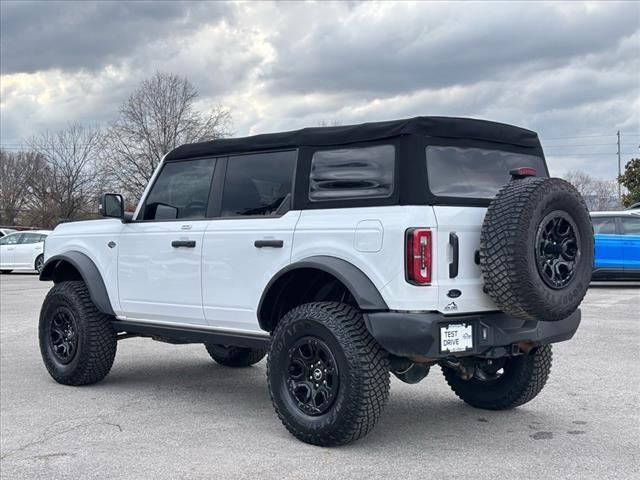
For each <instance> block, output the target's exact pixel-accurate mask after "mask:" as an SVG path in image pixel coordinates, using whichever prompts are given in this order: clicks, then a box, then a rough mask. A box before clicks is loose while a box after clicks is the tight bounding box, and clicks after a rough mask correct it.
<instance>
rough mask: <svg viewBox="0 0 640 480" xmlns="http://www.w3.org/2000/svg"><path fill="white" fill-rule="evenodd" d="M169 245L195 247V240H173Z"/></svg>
mask: <svg viewBox="0 0 640 480" xmlns="http://www.w3.org/2000/svg"><path fill="white" fill-rule="evenodd" d="M171 246H172V247H173V248H180V247H184V248H196V241H195V240H174V241H173V242H171Z"/></svg>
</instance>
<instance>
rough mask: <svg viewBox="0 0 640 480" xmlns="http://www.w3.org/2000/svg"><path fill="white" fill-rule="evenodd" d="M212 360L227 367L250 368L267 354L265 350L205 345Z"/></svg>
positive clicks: (212, 344)
mask: <svg viewBox="0 0 640 480" xmlns="http://www.w3.org/2000/svg"><path fill="white" fill-rule="evenodd" d="M204 346H205V348H206V349H207V352H209V355H210V356H211V358H213V359H214V360H215V361H216V362H217V363H219V364H220V365H224V366H225V367H249V366H251V365H253V364H255V363H258V362H259V361H260V360H262V359H263V358H264V356H265V355H266V354H267V350H266V349H264V348H242V347H233V346H229V347H227V346H225V345H218V344H214V343H205V344H204Z"/></svg>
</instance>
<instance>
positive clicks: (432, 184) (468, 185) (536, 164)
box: [426, 146, 547, 199]
mask: <svg viewBox="0 0 640 480" xmlns="http://www.w3.org/2000/svg"><path fill="white" fill-rule="evenodd" d="M426 153H427V175H428V183H429V190H430V191H431V193H432V194H433V195H436V196H441V197H464V198H482V199H492V198H493V197H495V196H496V194H497V193H498V190H500V188H501V187H502V186H503V185H504V184H506V183H507V182H508V181H509V180H510V178H511V177H510V175H509V171H510V170H512V169H514V168H519V167H533V168H535V169H536V171H537V174H538V176H540V177H546V176H547V169H546V167H545V164H544V160H543V159H542V158H541V157H538V156H536V155H526V154H522V153H513V152H506V151H502V150H488V149H483V148H467V147H443V146H428V147H427V152H426Z"/></svg>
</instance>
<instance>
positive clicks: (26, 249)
mask: <svg viewBox="0 0 640 480" xmlns="http://www.w3.org/2000/svg"><path fill="white" fill-rule="evenodd" d="M50 233H51V230H28V231H24V232H14V233H10V234H9V235H6V236H4V237H2V238H1V239H0V271H1V272H2V273H11V272H12V271H13V270H36V271H37V272H38V273H40V272H41V271H42V267H43V266H44V241H45V239H46V238H47V236H48V235H49V234H50Z"/></svg>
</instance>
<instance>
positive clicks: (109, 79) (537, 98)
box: [0, 1, 640, 178]
mask: <svg viewBox="0 0 640 480" xmlns="http://www.w3.org/2000/svg"><path fill="white" fill-rule="evenodd" d="M1 8H2V26H1V27H2V28H1V39H0V43H1V47H2V58H1V60H0V63H1V67H2V74H3V82H2V106H3V108H2V111H1V113H0V114H1V115H2V122H1V128H2V130H1V135H2V143H17V142H19V141H20V139H22V138H24V137H26V136H29V135H30V134H33V133H36V132H37V131H38V130H41V129H44V128H58V127H60V126H62V125H64V124H65V123H66V122H69V121H78V120H79V121H86V122H100V123H106V122H107V121H109V120H111V119H113V118H114V117H115V115H116V114H117V109H118V106H119V104H120V103H121V102H122V101H123V100H124V99H125V98H126V96H127V95H128V94H129V93H130V92H131V91H132V89H133V88H134V87H135V85H136V84H137V83H138V82H139V81H140V80H142V79H143V78H145V77H148V76H149V75H151V74H152V73H153V72H154V71H155V70H162V71H170V72H174V73H178V74H181V75H185V76H187V77H188V78H189V79H190V80H191V81H192V82H193V83H194V84H195V86H196V87H197V88H198V89H199V91H200V92H201V101H202V106H203V107H206V106H207V105H210V104H212V103H215V102H222V103H224V104H225V105H227V106H229V107H230V108H231V109H232V113H233V116H234V123H235V129H236V132H237V134H238V135H244V134H249V133H264V132H268V131H276V130H285V129H292V128H297V127H302V126H306V125H317V124H318V123H319V122H321V121H333V120H338V121H340V122H342V123H343V124H347V123H356V122H362V121H375V120H384V119H390V118H400V117H408V116H413V115H451V116H472V117H476V118H487V119H492V120H496V121H502V122H506V123H513V124H516V125H520V126H524V127H528V128H531V129H533V130H536V131H538V132H539V133H540V135H541V138H542V139H543V141H544V143H545V145H548V146H549V148H548V159H549V163H550V166H551V170H552V172H553V173H555V174H559V173H562V172H564V171H566V170H568V169H571V168H584V169H586V170H588V171H590V173H592V174H593V175H594V176H596V177H601V178H612V177H613V176H614V175H615V173H616V168H617V167H616V162H615V156H612V155H611V152H615V145H614V142H615V136H614V134H615V132H616V131H617V130H618V129H620V130H622V131H623V132H625V133H627V134H630V135H638V134H640V74H639V72H640V5H639V4H635V3H615V2H607V3H606V4H604V3H603V4H597V3H589V4H580V3H577V2H568V3H534V2H531V3H515V4H507V3H479V2H467V3H451V4H450V3H406V2H399V3H386V2H385V3H362V4H361V3H339V2H325V3H318V4H308V3H304V4H303V3H267V2H253V3H242V4H222V3H217V2H216V3H209V2H196V3H191V2H182V3H173V2H157V3H156V2H154V3H146V2H143V3H124V2H122V3H107V2H97V3H86V2H85V3H82V4H81V3H75V2H74V3H53V2H50V3H39V4H33V3H27V4H25V3H24V2H23V3H9V2H6V1H5V2H2V3H1ZM16 73H25V74H27V75H24V76H21V75H12V74H16ZM599 134H607V135H610V136H608V137H598V138H596V140H597V141H594V140H586V141H584V140H579V139H577V140H576V139H569V140H556V137H564V136H570V137H579V136H583V135H599ZM627 141H628V142H634V141H635V142H637V143H640V136H636V137H628V139H627ZM576 142H577V145H581V144H584V143H588V144H595V143H606V145H604V146H598V145H590V146H587V147H582V146H576V147H562V146H560V147H558V145H566V144H576ZM632 150H633V151H632ZM623 152H625V155H624V158H625V159H628V158H630V157H631V156H632V155H633V153H634V152H638V149H637V148H634V147H633V146H626V147H625V149H623ZM586 153H588V154H589V155H585V154H586Z"/></svg>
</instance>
